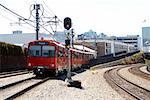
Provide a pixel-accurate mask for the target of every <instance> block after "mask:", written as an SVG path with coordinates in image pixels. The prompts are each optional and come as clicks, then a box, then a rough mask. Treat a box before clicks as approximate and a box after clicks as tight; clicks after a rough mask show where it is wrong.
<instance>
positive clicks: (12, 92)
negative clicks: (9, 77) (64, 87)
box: [0, 77, 50, 100]
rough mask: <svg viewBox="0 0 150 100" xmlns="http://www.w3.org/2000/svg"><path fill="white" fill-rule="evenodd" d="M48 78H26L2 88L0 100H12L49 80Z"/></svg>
mask: <svg viewBox="0 0 150 100" xmlns="http://www.w3.org/2000/svg"><path fill="white" fill-rule="evenodd" d="M49 79H50V77H47V78H44V79H39V78H37V77H32V78H28V79H26V80H24V81H20V82H16V83H13V85H8V86H4V87H2V88H1V89H0V94H1V97H0V100H13V99H14V98H16V97H18V96H20V95H22V94H24V93H25V92H27V91H29V90H31V89H32V88H34V87H36V86H38V85H40V84H42V83H44V82H45V81H47V80H49Z"/></svg>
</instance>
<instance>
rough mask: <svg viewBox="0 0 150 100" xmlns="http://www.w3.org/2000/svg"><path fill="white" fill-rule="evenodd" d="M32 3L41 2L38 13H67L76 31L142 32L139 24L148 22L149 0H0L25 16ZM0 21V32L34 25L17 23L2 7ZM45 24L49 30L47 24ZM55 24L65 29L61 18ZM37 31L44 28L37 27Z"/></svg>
mask: <svg viewBox="0 0 150 100" xmlns="http://www.w3.org/2000/svg"><path fill="white" fill-rule="evenodd" d="M35 3H39V4H41V5H42V7H41V12H40V15H41V13H42V12H43V11H44V14H45V15H44V16H46V17H52V16H54V15H57V16H58V18H59V19H60V20H62V21H63V19H64V18H65V17H70V18H71V19H72V23H73V29H74V30H75V33H76V34H81V33H84V32H87V31H89V30H93V31H95V32H97V33H104V34H106V35H109V36H111V35H114V36H126V35H141V32H142V30H141V27H143V26H150V0H0V4H3V5H4V6H6V7H7V8H9V9H11V10H13V11H14V12H16V13H18V14H19V15H21V16H23V17H25V18H29V16H30V11H31V9H32V7H33V6H32V4H35ZM30 7H31V8H30ZM43 8H44V10H43ZM34 14H35V12H34V11H32V15H33V16H31V17H30V19H31V20H35V19H34ZM43 20H47V19H43ZM0 22H1V23H0V34H8V33H11V32H12V31H13V30H19V29H20V30H23V32H24V33H26V32H35V29H34V28H33V27H31V26H29V25H27V24H25V23H23V22H22V24H21V25H20V26H19V25H18V24H16V22H18V17H16V16H14V15H12V14H11V13H10V12H8V11H6V10H4V9H3V8H2V7H0ZM41 24H42V21H41ZM60 26H61V27H60ZM46 28H47V29H48V30H49V31H51V28H50V27H49V26H46ZM58 28H59V29H58V30H59V31H64V28H63V22H62V23H60V25H59V27H58ZM40 32H46V31H45V30H43V29H42V28H40Z"/></svg>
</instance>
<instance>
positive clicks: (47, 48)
mask: <svg viewBox="0 0 150 100" xmlns="http://www.w3.org/2000/svg"><path fill="white" fill-rule="evenodd" d="M55 60H56V59H55V45H54V44H52V43H51V42H50V41H34V42H30V43H29V46H28V57H27V61H28V69H30V70H33V71H34V74H35V75H37V76H44V75H48V74H49V73H51V74H53V72H54V71H55V66H56V65H55Z"/></svg>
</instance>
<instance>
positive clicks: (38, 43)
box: [35, 42, 49, 45]
mask: <svg viewBox="0 0 150 100" xmlns="http://www.w3.org/2000/svg"><path fill="white" fill-rule="evenodd" d="M35 44H37V45H48V44H49V43H48V42H35Z"/></svg>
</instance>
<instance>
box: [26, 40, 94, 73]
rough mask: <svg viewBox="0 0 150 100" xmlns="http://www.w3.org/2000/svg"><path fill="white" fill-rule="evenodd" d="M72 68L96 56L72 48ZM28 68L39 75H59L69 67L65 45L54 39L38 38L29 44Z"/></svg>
mask: <svg viewBox="0 0 150 100" xmlns="http://www.w3.org/2000/svg"><path fill="white" fill-rule="evenodd" d="M70 54H71V59H70V63H71V66H72V69H76V68H79V67H81V65H83V64H87V63H88V61H89V60H90V59H92V58H93V57H94V53H93V52H90V51H82V50H78V49H73V48H71V49H70ZM27 62H28V69H29V70H33V72H34V74H35V75H37V76H41V75H58V74H59V73H60V72H64V71H66V70H67V69H68V66H67V65H68V53H67V50H66V48H65V46H64V45H62V44H60V43H59V42H56V41H54V40H36V41H32V42H30V43H29V45H28V56H27Z"/></svg>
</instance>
